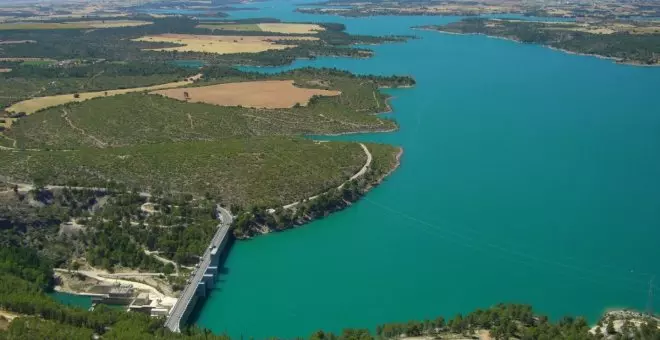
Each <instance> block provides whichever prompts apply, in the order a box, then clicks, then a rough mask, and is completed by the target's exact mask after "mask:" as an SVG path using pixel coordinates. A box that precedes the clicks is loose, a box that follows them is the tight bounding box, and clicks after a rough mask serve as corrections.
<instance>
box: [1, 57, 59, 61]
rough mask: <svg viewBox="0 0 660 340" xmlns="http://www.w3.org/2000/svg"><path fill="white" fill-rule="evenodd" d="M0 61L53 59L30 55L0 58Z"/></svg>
mask: <svg viewBox="0 0 660 340" xmlns="http://www.w3.org/2000/svg"><path fill="white" fill-rule="evenodd" d="M0 61H55V59H49V58H32V57H25V58H22V57H15V58H0Z"/></svg>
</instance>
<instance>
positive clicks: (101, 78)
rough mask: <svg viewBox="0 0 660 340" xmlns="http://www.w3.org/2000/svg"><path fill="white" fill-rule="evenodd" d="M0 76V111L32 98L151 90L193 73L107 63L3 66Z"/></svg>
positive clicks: (158, 65)
mask: <svg viewBox="0 0 660 340" xmlns="http://www.w3.org/2000/svg"><path fill="white" fill-rule="evenodd" d="M5 66H7V67H10V68H11V72H7V73H0V108H5V107H7V106H9V105H10V104H12V103H16V102H19V101H22V100H25V99H29V98H32V97H42V96H51V95H58V94H65V93H76V92H86V91H103V90H114V89H121V88H130V87H140V86H150V85H155V84H162V83H168V82H172V81H177V80H182V79H184V78H187V77H190V76H192V75H193V74H195V70H192V69H186V68H181V67H177V66H175V65H172V64H166V63H144V62H132V63H109V62H98V63H92V64H81V65H76V64H74V65H71V66H66V67H48V66H33V65H20V64H19V63H9V64H7V65H5Z"/></svg>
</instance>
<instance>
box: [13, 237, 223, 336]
mask: <svg viewBox="0 0 660 340" xmlns="http://www.w3.org/2000/svg"><path fill="white" fill-rule="evenodd" d="M14 254H24V255H26V256H27V257H28V258H31V259H36V260H35V261H34V262H32V263H25V261H23V260H21V259H20V258H19V257H17V256H15V255H14ZM0 263H2V264H3V266H1V267H0V309H2V310H8V311H12V312H15V313H18V314H21V315H25V316H21V317H19V318H16V319H14V320H13V321H12V322H11V323H10V325H9V328H8V329H7V330H1V331H0V339H62V340H64V339H67V340H70V339H91V338H92V337H93V336H95V335H96V336H99V335H100V336H102V337H103V338H104V339H228V338H227V337H225V336H216V335H213V334H210V333H208V332H202V331H201V330H199V329H197V328H195V327H192V328H190V329H188V330H186V332H185V333H183V334H176V333H171V332H170V331H169V330H167V329H166V328H164V327H163V321H164V320H163V319H159V318H151V317H149V316H148V315H145V314H142V313H127V312H124V311H121V310H116V309H110V308H108V307H105V306H102V305H101V306H97V307H96V308H95V309H94V311H93V312H90V311H86V310H83V309H80V308H76V307H69V306H65V305H63V304H60V303H58V302H56V301H55V300H53V299H52V298H51V297H49V296H47V295H46V294H45V292H47V291H49V290H50V289H51V286H43V285H39V284H37V283H34V282H32V281H31V280H30V278H29V277H26V276H25V275H20V274H18V275H17V274H16V272H17V271H18V272H21V271H26V272H41V273H42V274H44V275H48V274H50V275H52V272H50V273H49V272H48V271H52V269H51V268H49V267H48V266H47V265H46V267H44V264H43V263H47V262H44V261H43V260H41V259H39V258H38V256H37V255H36V254H35V253H34V251H31V250H22V249H20V248H16V247H10V248H6V249H3V250H2V251H0Z"/></svg>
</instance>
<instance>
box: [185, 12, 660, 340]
mask: <svg viewBox="0 0 660 340" xmlns="http://www.w3.org/2000/svg"><path fill="white" fill-rule="evenodd" d="M249 6H252V7H254V6H258V7H260V8H261V10H259V11H237V12H232V15H233V16H234V17H235V18H236V17H247V16H254V17H256V16H258V17H276V18H279V19H282V20H284V21H301V22H310V21H313V22H341V23H344V24H345V25H346V26H347V30H348V31H349V32H350V33H359V34H373V35H388V34H403V35H414V36H416V37H417V39H412V40H409V41H408V42H406V43H396V44H385V45H380V46H370V48H372V49H373V50H374V51H375V56H374V57H373V58H370V59H347V58H319V59H316V60H304V61H298V62H296V63H294V64H293V65H292V66H289V67H284V68H277V69H268V68H262V69H260V70H262V71H278V70H283V69H287V68H290V67H303V66H316V67H337V68H341V69H346V70H350V71H352V72H356V73H372V74H382V75H391V74H398V75H411V76H413V77H414V78H415V79H416V80H417V86H416V87H415V88H411V89H397V90H387V93H389V94H391V95H392V96H393V97H394V99H393V100H392V101H391V103H392V105H393V108H394V111H393V113H391V114H388V115H386V116H387V117H388V118H392V119H395V120H396V121H397V122H398V123H399V124H400V130H399V131H397V132H395V133H385V134H368V135H354V136H343V137H341V138H342V139H345V140H360V141H369V142H378V143H389V144H394V145H398V146H402V147H403V148H404V150H405V153H404V156H403V158H402V165H401V167H400V168H399V169H398V170H397V171H396V172H395V173H394V174H393V175H391V176H390V177H389V178H388V179H387V180H386V181H385V182H384V183H383V184H382V185H381V186H380V187H378V188H376V189H375V190H373V191H371V192H370V193H369V194H368V195H367V196H366V197H365V199H363V200H361V201H360V202H359V203H357V204H355V205H353V206H352V207H351V208H349V209H346V210H344V211H342V212H339V213H336V214H333V215H331V216H330V217H328V218H325V219H323V220H319V221H316V222H314V223H311V224H308V225H306V226H304V227H302V228H299V229H296V230H291V231H286V232H282V233H277V234H272V235H267V236H261V237H257V238H255V239H253V240H250V241H245V242H237V243H236V244H235V245H234V247H233V248H232V250H231V253H230V255H229V257H228V260H227V262H226V264H225V266H226V274H224V275H222V276H221V277H220V281H219V282H218V284H217V286H216V288H215V289H214V290H213V292H212V293H211V295H210V297H209V299H208V300H207V301H206V303H205V305H204V306H203V308H202V309H201V311H200V312H199V315H198V318H197V321H196V322H197V324H198V325H199V326H202V327H207V328H210V329H211V330H213V332H215V333H223V332H227V333H228V334H229V335H231V336H232V337H241V336H243V337H255V338H258V339H262V338H266V337H272V336H274V337H284V338H292V337H296V336H304V337H307V336H309V335H310V334H311V333H312V332H313V331H316V330H318V329H324V330H328V331H334V332H338V331H341V329H342V328H346V327H360V328H370V329H374V328H375V326H376V325H378V324H380V323H385V322H393V321H401V322H405V321H407V320H411V319H427V318H428V319H431V318H435V317H436V316H439V315H444V316H446V317H453V316H454V315H455V314H456V313H464V312H469V311H471V310H473V309H475V308H487V307H488V306H491V305H493V304H496V303H499V302H516V303H526V304H532V305H533V306H534V307H535V309H536V311H537V312H540V313H543V314H547V315H549V316H550V317H552V318H555V319H557V318H560V317H561V316H564V315H567V314H570V315H584V316H586V317H587V318H588V321H589V322H592V323H593V322H595V321H596V320H597V318H598V317H599V316H600V315H601V313H602V312H604V311H605V310H606V309H608V308H616V307H633V308H638V309H642V310H643V309H644V308H645V307H646V305H647V295H648V288H649V280H650V279H651V278H652V277H653V276H656V278H657V277H658V276H660V268H659V267H658V258H659V255H660V248H658V240H659V239H660V100H658V91H659V90H658V89H660V68H651V67H634V66H628V65H617V64H615V63H613V62H611V61H609V60H604V59H599V58H595V57H586V56H577V55H570V54H567V53H562V52H558V51H553V50H550V49H548V48H544V47H541V46H533V45H523V44H518V43H515V42H511V41H505V40H501V39H493V38H488V37H484V36H461V35H448V34H441V33H437V32H430V31H421V30H413V29H411V27H414V26H419V25H425V24H441V23H446V22H450V21H453V20H459V18H452V17H405V16H392V17H365V18H341V17H336V16H317V15H305V14H301V13H296V12H293V9H294V7H293V5H292V4H291V3H289V2H281V1H277V2H273V1H269V2H259V3H255V4H249ZM657 295H658V294H656V296H657ZM656 300H657V299H656ZM655 302H656V305H658V301H655Z"/></svg>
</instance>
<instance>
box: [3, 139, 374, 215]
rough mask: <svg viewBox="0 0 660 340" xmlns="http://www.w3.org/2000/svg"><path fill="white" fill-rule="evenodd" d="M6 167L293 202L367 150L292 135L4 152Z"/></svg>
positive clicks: (344, 174)
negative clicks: (120, 146) (121, 146)
mask: <svg viewBox="0 0 660 340" xmlns="http://www.w3.org/2000/svg"><path fill="white" fill-rule="evenodd" d="M0 159H1V160H2V161H0V173H2V174H5V175H7V176H10V177H11V178H13V179H14V180H16V181H31V180H34V179H40V180H43V181H44V182H45V183H50V184H63V185H66V184H71V185H73V184H75V185H82V186H106V185H107V183H106V181H107V180H108V179H113V180H115V181H118V182H120V183H123V184H125V185H127V186H129V187H135V188H141V189H144V190H153V189H158V190H173V191H180V192H194V193H197V194H203V193H206V192H209V193H211V194H213V195H218V196H220V197H222V198H225V200H224V201H226V202H232V203H246V202H250V203H257V202H259V203H264V204H273V203H282V204H285V203H289V202H292V201H296V200H298V199H301V198H304V197H308V196H312V195H314V194H317V193H319V192H320V191H324V190H326V189H328V188H331V187H336V186H338V185H339V184H341V183H342V182H343V181H345V180H346V179H348V177H350V176H351V175H353V174H354V173H355V172H357V171H358V170H359V169H360V168H361V167H362V165H363V164H364V162H365V161H366V156H365V155H364V152H363V151H362V149H361V148H360V146H359V145H357V144H355V143H339V142H333V143H315V142H313V141H309V140H302V139H292V138H288V137H259V138H255V137H253V138H249V139H228V140H223V141H221V142H187V143H167V144H151V145H138V146H130V147H124V148H109V149H81V150H77V151H71V152H66V151H61V152H56V151H51V152H48V151H40V152H9V151H0Z"/></svg>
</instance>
